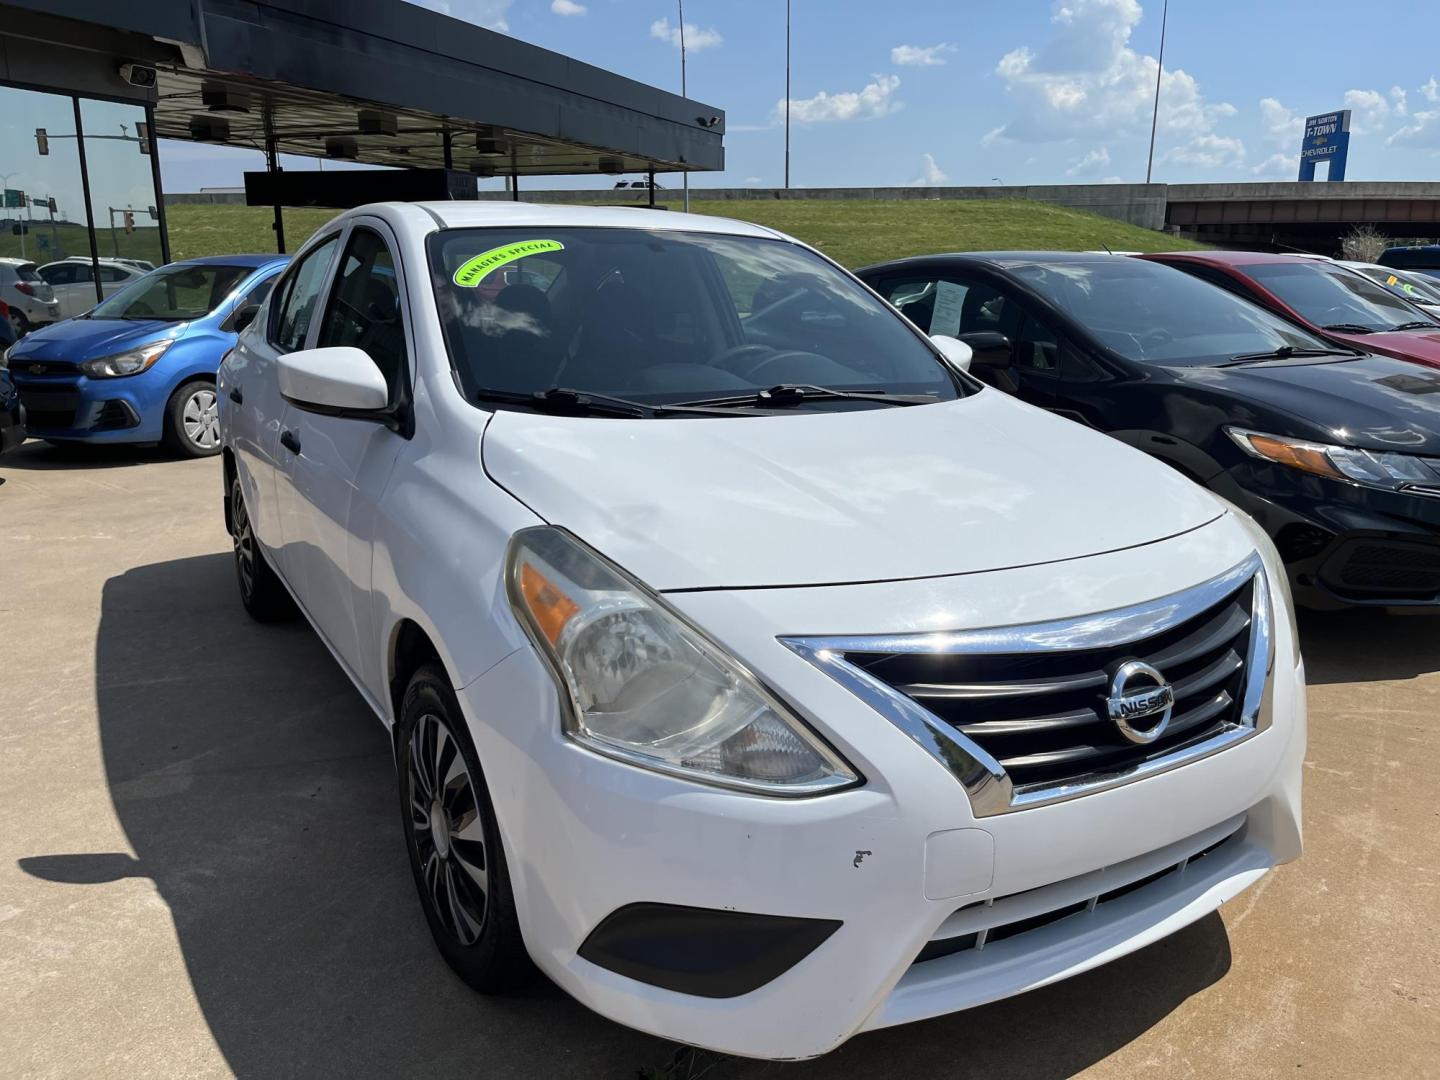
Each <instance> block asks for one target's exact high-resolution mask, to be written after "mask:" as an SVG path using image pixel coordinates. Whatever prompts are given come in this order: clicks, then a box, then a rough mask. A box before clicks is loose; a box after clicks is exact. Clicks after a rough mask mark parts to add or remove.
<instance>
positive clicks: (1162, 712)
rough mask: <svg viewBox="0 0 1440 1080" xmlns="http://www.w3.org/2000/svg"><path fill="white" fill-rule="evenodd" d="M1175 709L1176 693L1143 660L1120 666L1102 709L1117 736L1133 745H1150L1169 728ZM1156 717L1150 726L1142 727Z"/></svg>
mask: <svg viewBox="0 0 1440 1080" xmlns="http://www.w3.org/2000/svg"><path fill="white" fill-rule="evenodd" d="M1174 707H1175V691H1174V690H1173V689H1172V688H1171V686H1170V684H1169V683H1168V682H1166V681H1165V676H1164V675H1161V674H1160V672H1158V671H1156V670H1155V669H1154V668H1153V667H1151V666H1150V665H1149V664H1147V663H1145V661H1143V660H1129V661H1126V662H1125V663H1123V664H1121V665H1120V666H1119V667H1118V668H1117V669H1116V670H1115V674H1114V676H1112V677H1111V679H1110V696H1109V697H1107V698H1106V699H1105V709H1106V712H1107V713H1109V716H1110V719H1111V720H1112V721H1113V722H1114V724H1115V726H1116V727H1117V728H1119V729H1120V734H1122V735H1124V736H1125V738H1127V739H1129V740H1130V741H1131V742H1133V743H1139V744H1140V745H1142V746H1143V745H1144V744H1146V743H1152V742H1154V741H1155V740H1156V739H1158V738H1160V736H1161V735H1164V734H1165V729H1166V728H1167V727H1169V726H1170V711H1171V709H1173V708H1174ZM1156 715H1158V716H1159V719H1158V720H1156V721H1154V722H1153V723H1148V724H1147V723H1144V721H1147V720H1148V719H1149V718H1150V717H1153V716H1156Z"/></svg>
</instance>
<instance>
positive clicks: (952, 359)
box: [930, 334, 974, 371]
mask: <svg viewBox="0 0 1440 1080" xmlns="http://www.w3.org/2000/svg"><path fill="white" fill-rule="evenodd" d="M930 340H931V341H932V342H934V343H935V347H936V348H937V349H939V350H940V355H941V356H943V357H945V362H946V363H947V364H949V365H950V366H951V367H953V368H955V369H956V370H957V371H969V370H970V363H971V360H972V358H973V355H974V354H973V352H972V350H971V348H970V346H969V345H966V344H965V342H963V341H961V340H960V339H959V338H953V337H951V336H950V335H949V334H931V335H930Z"/></svg>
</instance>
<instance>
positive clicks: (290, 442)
mask: <svg viewBox="0 0 1440 1080" xmlns="http://www.w3.org/2000/svg"><path fill="white" fill-rule="evenodd" d="M280 445H281V446H283V447H285V449H286V450H289V451H290V452H291V453H292V454H296V455H298V454H299V453H300V436H299V435H296V434H295V432H293V431H282V432H281V433H280Z"/></svg>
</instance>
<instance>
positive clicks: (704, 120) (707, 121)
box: [695, 116, 720, 128]
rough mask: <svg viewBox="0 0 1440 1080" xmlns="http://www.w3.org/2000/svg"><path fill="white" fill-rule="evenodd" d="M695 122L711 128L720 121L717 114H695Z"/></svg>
mask: <svg viewBox="0 0 1440 1080" xmlns="http://www.w3.org/2000/svg"><path fill="white" fill-rule="evenodd" d="M695 122H696V123H697V124H699V125H700V126H701V127H703V128H713V127H714V126H715V125H716V124H718V123H720V118H719V117H718V116H697V117H695Z"/></svg>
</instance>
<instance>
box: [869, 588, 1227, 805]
mask: <svg viewBox="0 0 1440 1080" xmlns="http://www.w3.org/2000/svg"><path fill="white" fill-rule="evenodd" d="M1252 588H1253V582H1245V583H1244V584H1242V585H1241V586H1240V588H1238V589H1236V590H1235V591H1233V592H1232V593H1230V594H1229V595H1228V596H1226V597H1225V598H1224V599H1223V600H1221V601H1220V602H1219V603H1217V604H1215V605H1214V606H1213V607H1211V608H1209V609H1207V610H1206V611H1204V612H1202V613H1200V614H1199V615H1197V616H1195V617H1194V618H1192V619H1189V620H1187V621H1185V622H1182V623H1180V624H1179V625H1178V626H1174V627H1171V628H1170V629H1168V630H1165V631H1163V632H1161V633H1159V634H1156V635H1154V636H1153V637H1149V638H1145V639H1142V640H1139V641H1130V642H1124V643H1121V644H1118V645H1112V646H1110V647H1108V648H1103V649H1074V650H1067V651H1065V652H1060V653H996V654H980V655H974V654H965V653H928V654H925V653H919V654H917V653H866V652H858V651H857V652H847V653H846V654H845V658H846V660H848V661H849V662H850V663H852V664H854V665H856V666H857V667H859V668H861V669H862V670H864V671H867V672H869V673H870V674H871V675H873V676H875V677H876V678H877V679H879V680H880V681H882V682H884V683H887V684H889V685H890V686H892V687H894V688H895V689H896V690H898V691H900V693H902V694H904V695H906V696H907V697H909V698H912V699H913V700H915V701H917V702H919V703H920V704H921V705H923V706H924V707H925V708H926V709H928V710H929V711H930V712H932V713H934V714H935V715H936V716H938V717H940V718H941V719H942V720H944V721H945V722H946V723H948V724H950V725H951V726H952V727H954V728H955V729H956V730H957V731H959V732H960V733H961V734H962V735H965V736H966V737H968V738H970V739H972V740H974V742H975V743H976V744H977V745H978V746H979V747H980V748H981V749H982V750H984V751H985V752H986V753H988V754H989V755H990V756H991V757H993V758H994V759H995V760H996V761H998V762H999V763H1000V766H1001V768H1003V769H1004V770H1005V773H1006V775H1008V776H1009V777H1010V780H1011V783H1012V784H1014V785H1015V786H1016V787H1018V788H1027V787H1030V786H1032V785H1044V784H1054V783H1060V782H1065V781H1070V780H1074V779H1077V778H1080V777H1084V776H1087V775H1090V774H1093V773H1097V772H1109V771H1114V770H1116V769H1124V768H1127V767H1129V766H1130V765H1133V764H1135V763H1137V762H1139V761H1145V760H1149V759H1152V758H1156V757H1161V756H1163V755H1165V754H1167V753H1169V752H1170V751H1171V750H1174V749H1175V748H1176V747H1179V746H1182V745H1186V744H1188V743H1190V742H1192V741H1194V740H1196V739H1204V738H1207V737H1209V736H1210V735H1213V734H1215V733H1216V732H1217V731H1218V730H1219V729H1220V728H1221V727H1223V726H1224V725H1225V724H1228V723H1233V722H1234V720H1235V713H1236V710H1237V709H1238V707H1239V698H1240V690H1241V686H1242V685H1243V683H1244V675H1245V656H1246V653H1247V647H1248V644H1249V634H1250V611H1251V606H1252V603H1251V590H1252ZM1136 659H1138V660H1143V661H1144V662H1146V663H1148V664H1150V665H1151V666H1152V667H1154V668H1156V669H1158V670H1159V671H1160V672H1161V673H1162V674H1163V675H1164V676H1165V677H1166V679H1167V680H1168V681H1169V682H1170V684H1171V686H1172V687H1173V689H1174V693H1175V705H1174V709H1173V712H1172V715H1171V719H1170V722H1169V724H1168V725H1167V726H1166V728H1165V733H1164V734H1163V735H1162V736H1161V737H1160V738H1159V739H1157V740H1156V741H1155V742H1153V743H1148V744H1145V745H1137V744H1136V743H1134V742H1132V741H1131V740H1129V739H1128V738H1126V737H1125V736H1124V735H1123V734H1121V731H1120V729H1119V728H1118V727H1117V726H1116V725H1115V723H1114V722H1113V721H1112V720H1111V719H1110V718H1109V716H1108V714H1107V713H1106V709H1105V699H1106V696H1107V693H1108V691H1109V687H1110V680H1111V677H1112V675H1113V674H1114V671H1115V669H1116V668H1117V667H1119V665H1120V664H1122V663H1124V662H1125V661H1127V660H1136Z"/></svg>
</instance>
